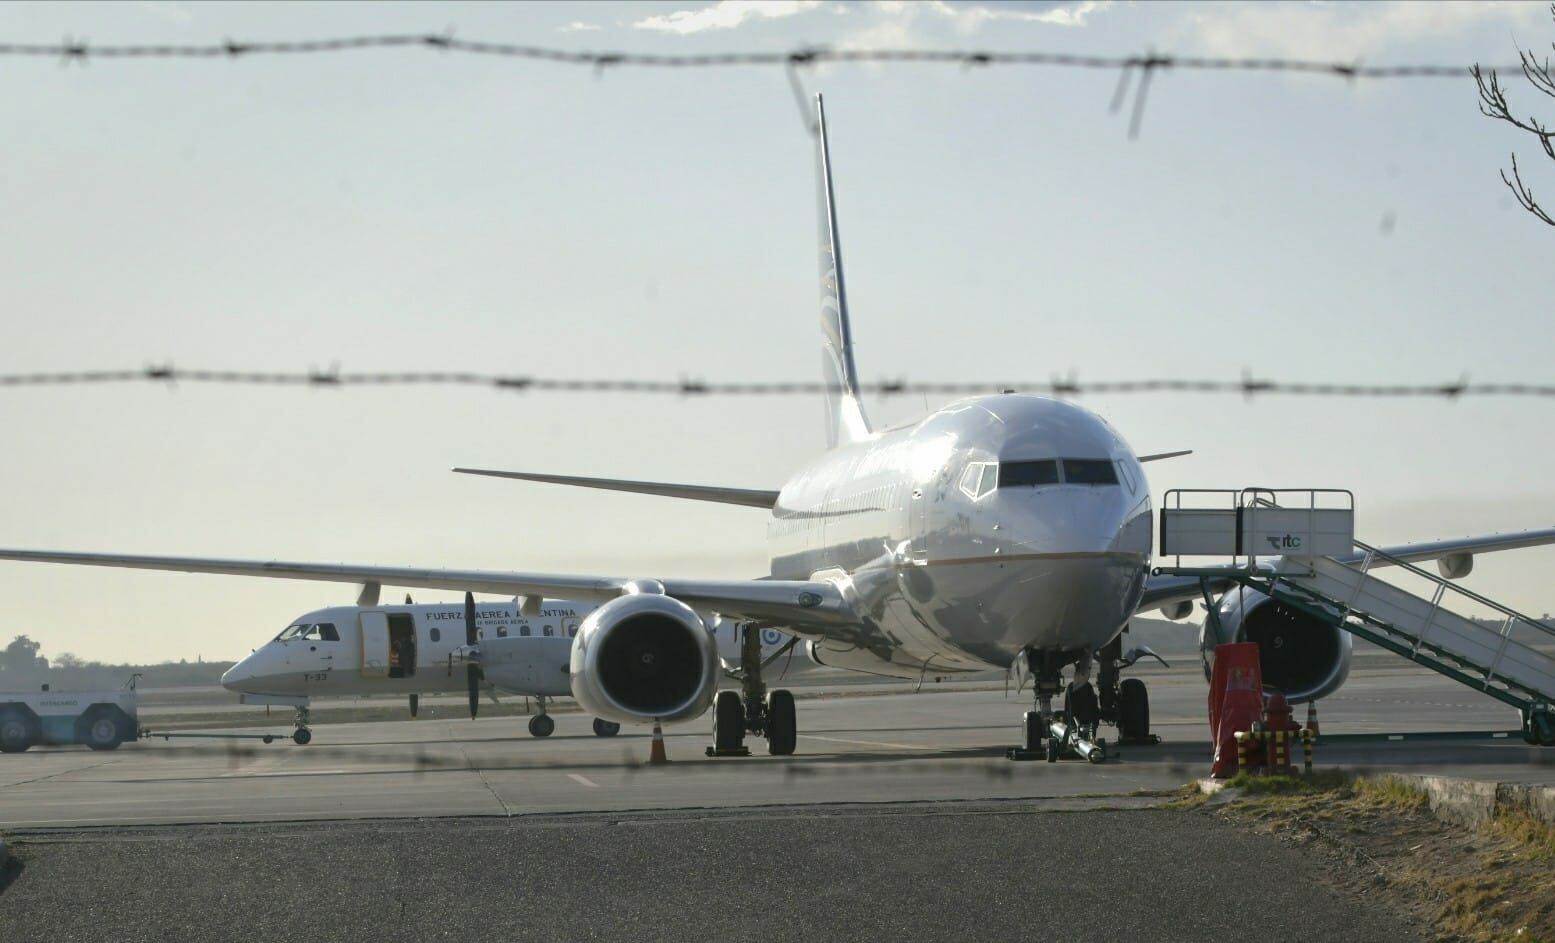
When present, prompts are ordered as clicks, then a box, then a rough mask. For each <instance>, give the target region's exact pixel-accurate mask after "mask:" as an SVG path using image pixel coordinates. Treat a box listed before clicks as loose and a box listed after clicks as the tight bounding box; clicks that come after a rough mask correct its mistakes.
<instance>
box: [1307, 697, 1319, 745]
mask: <svg viewBox="0 0 1555 943" xmlns="http://www.w3.org/2000/svg"><path fill="white" fill-rule="evenodd" d="M1307 729H1308V730H1310V731H1312V736H1314V737H1315V736H1317V733H1318V731H1317V701H1308V702H1307Z"/></svg>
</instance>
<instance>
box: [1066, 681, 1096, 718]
mask: <svg viewBox="0 0 1555 943" xmlns="http://www.w3.org/2000/svg"><path fill="white" fill-rule="evenodd" d="M1064 712H1065V713H1067V714H1068V715H1069V717H1070V719H1071V720H1073V721H1074V722H1075V723H1076V724H1079V725H1080V726H1081V727H1090V726H1092V725H1093V724H1095V723H1097V722H1098V721H1100V720H1101V705H1100V704H1098V703H1097V701H1096V689H1095V688H1093V687H1091V683H1090V682H1089V681H1087V682H1085V683H1084V684H1082V685H1079V686H1077V687H1073V688H1070V689H1069V691H1068V693H1067V694H1065V695H1064Z"/></svg>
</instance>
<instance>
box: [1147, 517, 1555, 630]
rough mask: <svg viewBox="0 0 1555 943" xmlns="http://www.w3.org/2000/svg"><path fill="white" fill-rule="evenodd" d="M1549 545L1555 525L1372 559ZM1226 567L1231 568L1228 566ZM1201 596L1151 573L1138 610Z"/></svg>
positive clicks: (1176, 579) (1188, 582) (1195, 585)
mask: <svg viewBox="0 0 1555 943" xmlns="http://www.w3.org/2000/svg"><path fill="white" fill-rule="evenodd" d="M1550 544H1555V528H1544V529H1542V530H1525V531H1519V532H1516V533H1511V534H1487V535H1484V536H1481V537H1457V538H1453V539H1450V540H1432V541H1428V542H1423V543H1414V544H1395V545H1394V546H1391V547H1378V548H1377V549H1378V550H1380V551H1381V552H1382V553H1383V554H1385V555H1386V556H1384V557H1378V558H1377V559H1375V560H1373V561H1372V567H1373V568H1376V567H1381V566H1392V563H1391V562H1390V561H1389V560H1388V559H1387V558H1386V557H1393V558H1394V559H1397V560H1403V561H1404V562H1405V563H1422V562H1425V561H1429V560H1437V559H1440V558H1442V557H1450V556H1456V555H1460V554H1468V555H1473V554H1476V553H1493V552H1495V551H1498V550H1520V549H1523V548H1525V547H1543V546H1548V545H1550ZM1364 557H1365V554H1364V553H1361V552H1356V553H1352V554H1350V555H1348V556H1343V557H1335V558H1334V559H1336V560H1338V561H1339V562H1340V563H1350V564H1355V563H1360V562H1361V560H1362V559H1363V558H1364ZM1227 569H1230V568H1229V567H1227ZM1228 582H1229V581H1228V580H1224V579H1217V578H1215V577H1211V578H1210V590H1211V591H1212V592H1213V591H1219V590H1221V589H1224V588H1225V587H1226V585H1228ZM1199 598H1200V592H1199V578H1198V577H1196V576H1152V577H1150V579H1149V580H1148V581H1147V582H1146V583H1145V595H1144V597H1143V598H1142V599H1141V601H1140V603H1139V611H1141V612H1143V611H1145V610H1147V609H1157V608H1160V607H1161V606H1169V605H1171V604H1172V603H1174V602H1182V601H1183V600H1185V599H1199Z"/></svg>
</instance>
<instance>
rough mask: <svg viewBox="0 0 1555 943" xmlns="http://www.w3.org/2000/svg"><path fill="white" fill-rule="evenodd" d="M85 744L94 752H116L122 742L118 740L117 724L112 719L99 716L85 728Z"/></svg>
mask: <svg viewBox="0 0 1555 943" xmlns="http://www.w3.org/2000/svg"><path fill="white" fill-rule="evenodd" d="M85 742H86V745H87V746H88V747H91V748H92V749H94V750H117V749H118V748H119V744H120V743H121V742H122V741H120V739H119V723H118V721H116V720H114V719H113V718H112V717H106V716H103V715H101V714H99V715H98V716H97V718H96V719H95V720H93V721H92V724H91V726H89V727H87V728H86V737H85Z"/></svg>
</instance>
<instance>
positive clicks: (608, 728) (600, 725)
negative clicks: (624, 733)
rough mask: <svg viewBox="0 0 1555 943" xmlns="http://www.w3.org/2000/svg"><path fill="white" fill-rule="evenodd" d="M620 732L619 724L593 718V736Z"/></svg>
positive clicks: (607, 735)
mask: <svg viewBox="0 0 1555 943" xmlns="http://www.w3.org/2000/svg"><path fill="white" fill-rule="evenodd" d="M620 732H621V725H620V724H618V723H615V722H613V721H609V720H603V719H601V718H599V717H596V718H594V736H596V737H613V736H615V735H616V734H618V733H620Z"/></svg>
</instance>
